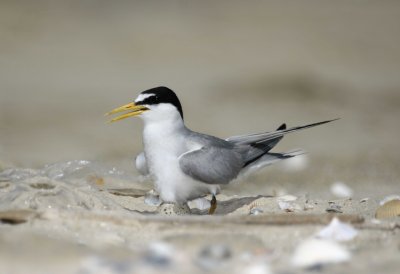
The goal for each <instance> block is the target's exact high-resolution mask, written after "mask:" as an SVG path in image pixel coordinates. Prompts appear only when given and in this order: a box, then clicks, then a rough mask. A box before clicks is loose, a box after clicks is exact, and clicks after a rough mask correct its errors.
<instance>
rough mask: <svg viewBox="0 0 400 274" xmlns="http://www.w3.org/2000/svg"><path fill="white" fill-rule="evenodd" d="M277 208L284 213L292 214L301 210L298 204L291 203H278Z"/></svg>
mask: <svg viewBox="0 0 400 274" xmlns="http://www.w3.org/2000/svg"><path fill="white" fill-rule="evenodd" d="M278 206H279V208H280V209H282V210H284V211H286V212H294V211H300V210H302V208H301V207H300V206H299V205H298V204H296V203H293V202H284V201H278Z"/></svg>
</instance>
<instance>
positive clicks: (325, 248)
mask: <svg viewBox="0 0 400 274" xmlns="http://www.w3.org/2000/svg"><path fill="white" fill-rule="evenodd" d="M350 258H351V254H350V252H348V251H347V250H346V249H345V248H344V247H343V246H341V245H339V244H338V243H336V242H334V241H330V240H325V239H308V240H305V241H304V242H302V243H300V245H299V246H298V247H297V248H296V250H295V252H294V254H293V257H292V261H291V263H292V265H293V266H295V267H299V268H313V267H318V266H321V265H325V264H333V263H341V262H345V261H348V260H350Z"/></svg>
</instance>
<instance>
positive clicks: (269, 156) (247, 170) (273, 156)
mask: <svg viewBox="0 0 400 274" xmlns="http://www.w3.org/2000/svg"><path fill="white" fill-rule="evenodd" d="M305 153H306V152H305V151H304V150H301V149H297V150H292V151H288V152H284V153H266V154H264V155H262V157H260V158H259V159H257V160H256V161H253V162H251V163H249V164H248V165H247V166H245V167H244V168H243V169H242V171H241V172H240V174H239V175H240V176H246V175H249V174H251V173H253V172H255V171H257V170H260V169H262V168H264V167H266V166H269V165H272V164H274V163H276V162H279V161H282V160H285V159H289V158H292V157H295V156H299V155H303V154H305Z"/></svg>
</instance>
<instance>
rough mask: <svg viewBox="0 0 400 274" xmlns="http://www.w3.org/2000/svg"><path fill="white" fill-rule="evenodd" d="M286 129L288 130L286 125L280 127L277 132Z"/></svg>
mask: <svg viewBox="0 0 400 274" xmlns="http://www.w3.org/2000/svg"><path fill="white" fill-rule="evenodd" d="M284 129H286V124H285V123H283V124H282V125H280V127H278V128H277V129H276V130H284Z"/></svg>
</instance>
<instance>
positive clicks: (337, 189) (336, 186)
mask: <svg viewBox="0 0 400 274" xmlns="http://www.w3.org/2000/svg"><path fill="white" fill-rule="evenodd" d="M331 193H332V194H333V195H335V196H336V197H338V198H351V197H352V196H353V190H352V189H351V188H350V187H348V186H347V185H346V184H345V183H343V182H335V183H333V184H332V185H331Z"/></svg>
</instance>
